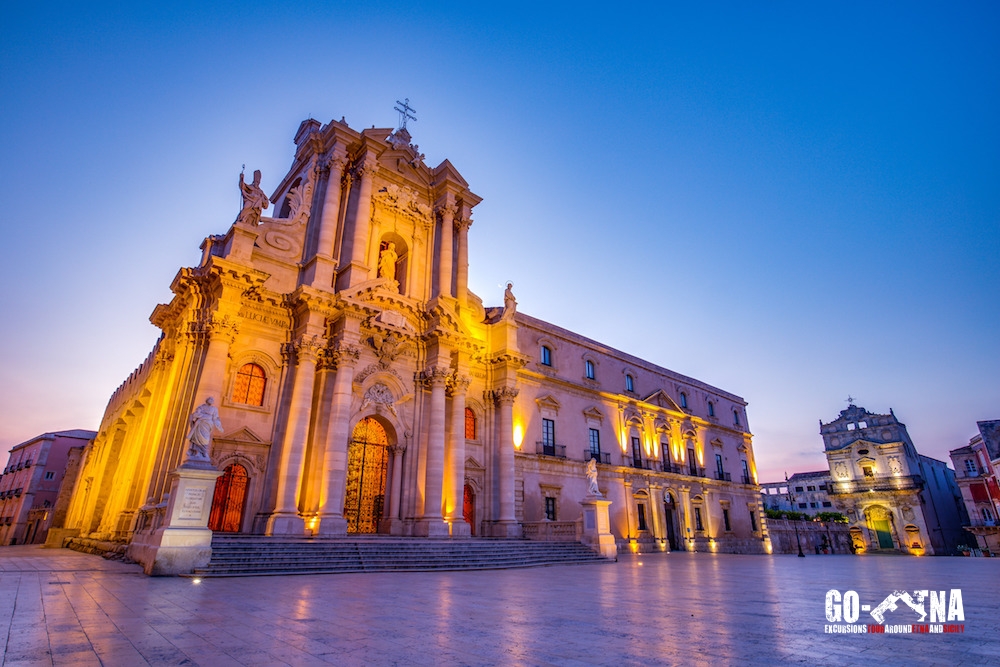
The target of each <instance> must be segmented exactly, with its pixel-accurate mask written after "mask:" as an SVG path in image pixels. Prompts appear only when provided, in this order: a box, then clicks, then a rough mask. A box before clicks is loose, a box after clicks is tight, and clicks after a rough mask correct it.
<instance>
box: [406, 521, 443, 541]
mask: <svg viewBox="0 0 1000 667" xmlns="http://www.w3.org/2000/svg"><path fill="white" fill-rule="evenodd" d="M413 534H414V535H415V536H416V537H448V524H447V523H445V522H444V521H443V520H441V519H419V520H418V521H417V522H416V523H415V524H414V525H413Z"/></svg>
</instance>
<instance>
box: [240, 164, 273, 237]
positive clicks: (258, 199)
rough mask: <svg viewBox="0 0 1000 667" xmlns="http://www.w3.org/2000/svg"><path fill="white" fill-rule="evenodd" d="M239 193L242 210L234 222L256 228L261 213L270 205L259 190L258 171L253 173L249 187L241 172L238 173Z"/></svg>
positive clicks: (265, 196)
mask: <svg viewBox="0 0 1000 667" xmlns="http://www.w3.org/2000/svg"><path fill="white" fill-rule="evenodd" d="M240 192H241V193H242V194H243V209H242V210H241V211H240V214H239V215H238V216H236V222H237V224H239V223H243V224H246V225H250V226H251V227H256V226H257V225H258V224H260V213H261V211H263V210H264V209H266V208H267V206H268V204H269V203H270V202H268V199H267V195H265V194H264V191H263V190H261V188H260V169H258V170H256V171H254V172H253V183H250V184H249V185H247V184H246V182H244V180H243V172H242V171H241V172H240Z"/></svg>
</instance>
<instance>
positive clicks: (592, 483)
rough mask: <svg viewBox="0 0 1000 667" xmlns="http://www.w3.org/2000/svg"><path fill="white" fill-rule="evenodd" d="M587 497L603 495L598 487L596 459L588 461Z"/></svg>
mask: <svg viewBox="0 0 1000 667" xmlns="http://www.w3.org/2000/svg"><path fill="white" fill-rule="evenodd" d="M587 495H588V496H600V495H601V490H600V489H599V488H598V486H597V461H596V460H594V459H590V460H589V461H587Z"/></svg>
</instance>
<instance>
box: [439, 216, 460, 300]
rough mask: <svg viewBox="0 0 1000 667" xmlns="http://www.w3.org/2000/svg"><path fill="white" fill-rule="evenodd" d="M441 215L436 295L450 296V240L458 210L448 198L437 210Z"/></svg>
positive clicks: (451, 244) (452, 235) (452, 236)
mask: <svg viewBox="0 0 1000 667" xmlns="http://www.w3.org/2000/svg"><path fill="white" fill-rule="evenodd" d="M438 211H439V212H440V213H441V257H440V261H439V262H438V295H439V296H451V295H452V294H451V267H452V246H453V243H452V240H453V238H454V227H455V213H456V212H457V211H458V208H457V207H456V206H455V204H454V203H452V202H451V198H450V197H449V198H448V200H446V203H445V204H444V205H442V206H440V207H439V208H438Z"/></svg>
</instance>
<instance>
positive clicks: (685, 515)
mask: <svg viewBox="0 0 1000 667" xmlns="http://www.w3.org/2000/svg"><path fill="white" fill-rule="evenodd" d="M680 492H681V498H680V508H679V509H680V513H681V527H682V532H683V533H684V534H683V535H682V536H681V539H683V540H684V549H685V550H686V551H693V550H694V542H693V540H694V527H693V526H692V525H691V487H690V486H682V487H681V488H680Z"/></svg>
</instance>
